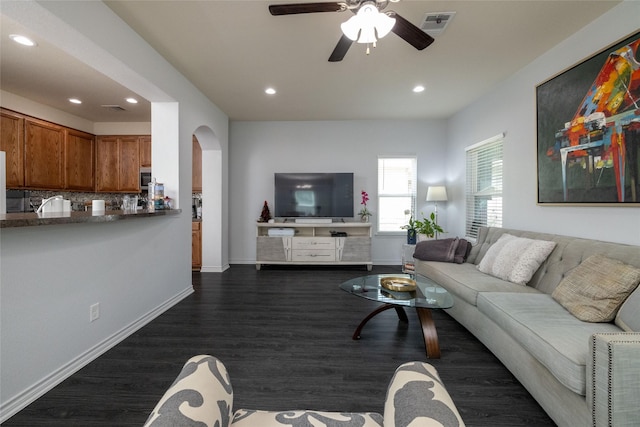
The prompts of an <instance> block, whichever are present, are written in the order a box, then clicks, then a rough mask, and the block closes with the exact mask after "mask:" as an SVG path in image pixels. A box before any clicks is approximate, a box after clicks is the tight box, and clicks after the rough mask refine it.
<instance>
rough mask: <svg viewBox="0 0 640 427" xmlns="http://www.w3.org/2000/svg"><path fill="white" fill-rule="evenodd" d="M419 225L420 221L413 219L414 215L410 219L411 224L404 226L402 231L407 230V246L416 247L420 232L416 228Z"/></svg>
mask: <svg viewBox="0 0 640 427" xmlns="http://www.w3.org/2000/svg"><path fill="white" fill-rule="evenodd" d="M417 225H418V221H416V220H415V219H413V215H412V216H410V217H409V224H407V225H403V226H402V229H404V230H407V244H408V245H415V244H416V236H417V234H418V232H417V231H416V227H417Z"/></svg>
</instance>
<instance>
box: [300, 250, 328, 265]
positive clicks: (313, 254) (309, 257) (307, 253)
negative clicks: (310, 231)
mask: <svg viewBox="0 0 640 427" xmlns="http://www.w3.org/2000/svg"><path fill="white" fill-rule="evenodd" d="M335 260H336V251H335V249H298V250H293V251H292V252H291V261H313V262H331V261H335Z"/></svg>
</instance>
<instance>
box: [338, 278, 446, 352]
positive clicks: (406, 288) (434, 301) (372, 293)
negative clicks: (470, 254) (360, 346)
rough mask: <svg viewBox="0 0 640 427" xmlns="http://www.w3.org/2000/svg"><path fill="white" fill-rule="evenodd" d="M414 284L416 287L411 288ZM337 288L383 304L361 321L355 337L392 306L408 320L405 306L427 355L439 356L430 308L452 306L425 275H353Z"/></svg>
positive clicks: (444, 292)
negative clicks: (411, 310)
mask: <svg viewBox="0 0 640 427" xmlns="http://www.w3.org/2000/svg"><path fill="white" fill-rule="evenodd" d="M414 287H415V289H413V290H411V289H412V288H414ZM340 289H342V290H343V291H345V292H348V293H350V294H351V295H355V296H357V297H360V298H365V299H368V300H371V301H377V302H381V303H382V304H383V305H382V306H381V307H379V308H377V309H375V310H374V311H372V312H371V313H370V314H369V315H368V316H367V317H365V318H364V319H363V320H362V322H360V324H359V325H358V327H357V328H356V331H355V332H354V333H353V339H354V340H358V339H360V333H361V332H362V328H364V325H366V324H367V322H368V321H369V320H371V319H372V318H373V317H375V316H376V315H378V314H380V313H382V312H383V311H386V310H389V309H390V308H393V309H395V310H396V313H397V314H398V318H399V319H400V320H401V321H403V322H408V318H407V313H405V311H404V307H414V308H415V309H416V312H417V313H418V318H419V319H420V326H421V327H422V335H423V337H424V346H425V348H426V352H427V357H428V358H430V359H439V358H440V344H438V333H437V332H436V325H435V323H434V322H433V318H432V317H431V310H432V309H442V308H451V307H453V297H452V296H451V295H450V294H449V292H447V290H446V289H444V288H443V287H441V286H439V285H437V284H436V283H435V282H433V281H432V280H430V279H428V278H426V277H423V276H420V275H415V276H414V275H409V274H372V275H369V276H362V277H356V278H355V279H351V280H347V281H346V282H344V283H342V284H341V285H340Z"/></svg>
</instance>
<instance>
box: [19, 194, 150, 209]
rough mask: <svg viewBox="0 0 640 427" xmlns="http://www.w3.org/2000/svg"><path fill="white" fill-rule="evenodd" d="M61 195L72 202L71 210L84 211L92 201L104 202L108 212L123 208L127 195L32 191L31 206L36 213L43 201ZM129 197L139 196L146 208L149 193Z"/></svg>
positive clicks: (140, 202)
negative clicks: (123, 199) (124, 198)
mask: <svg viewBox="0 0 640 427" xmlns="http://www.w3.org/2000/svg"><path fill="white" fill-rule="evenodd" d="M57 195H61V196H63V197H64V198H65V199H67V200H70V201H71V210H73V211H83V210H85V206H86V205H88V206H89V207H90V206H91V201H92V200H104V201H105V203H104V204H105V209H106V210H118V209H120V206H122V198H123V197H124V196H126V195H127V194H126V193H81V192H76V191H73V192H71V191H48V190H31V206H32V207H33V210H34V211H35V210H36V209H38V207H39V206H40V204H41V203H42V201H43V200H45V199H48V198H49V197H53V196H57ZM129 196H138V198H139V199H138V200H139V201H138V205H141V206H146V203H147V193H146V192H142V193H131V194H129Z"/></svg>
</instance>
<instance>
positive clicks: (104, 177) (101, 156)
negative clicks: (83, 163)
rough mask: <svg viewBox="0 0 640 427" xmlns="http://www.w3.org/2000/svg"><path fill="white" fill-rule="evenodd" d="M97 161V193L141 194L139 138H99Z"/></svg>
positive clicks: (97, 142)
mask: <svg viewBox="0 0 640 427" xmlns="http://www.w3.org/2000/svg"><path fill="white" fill-rule="evenodd" d="M96 159H97V161H96V191H100V192H125V193H137V192H140V182H139V179H140V175H139V172H140V147H139V144H138V137H137V136H99V137H98V138H97V140H96Z"/></svg>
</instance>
